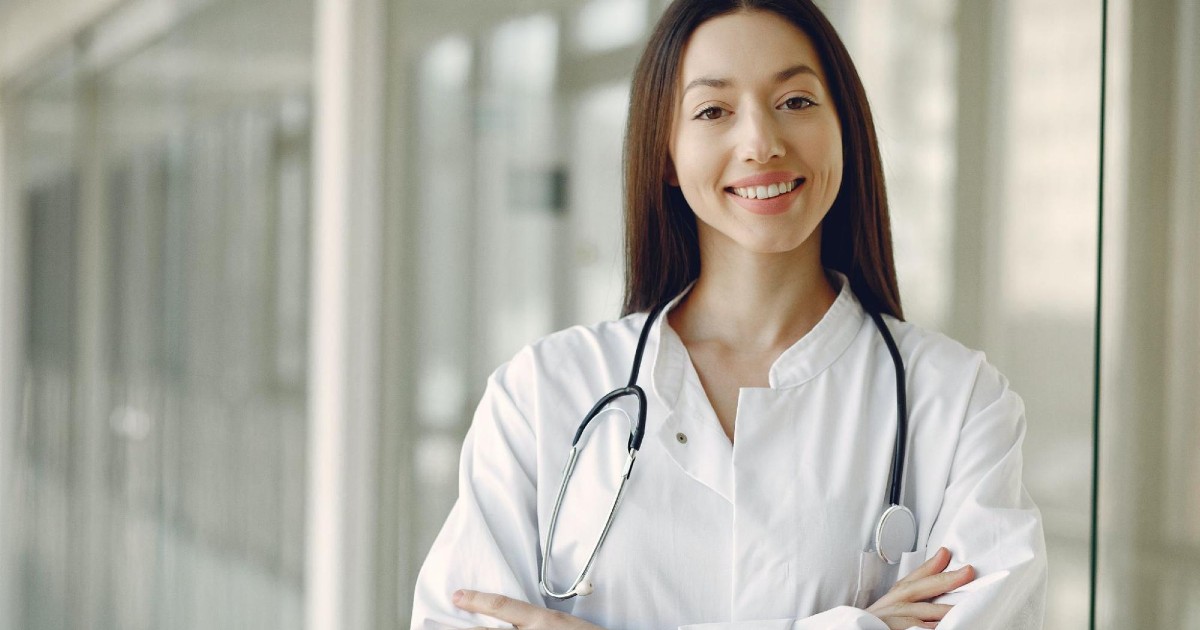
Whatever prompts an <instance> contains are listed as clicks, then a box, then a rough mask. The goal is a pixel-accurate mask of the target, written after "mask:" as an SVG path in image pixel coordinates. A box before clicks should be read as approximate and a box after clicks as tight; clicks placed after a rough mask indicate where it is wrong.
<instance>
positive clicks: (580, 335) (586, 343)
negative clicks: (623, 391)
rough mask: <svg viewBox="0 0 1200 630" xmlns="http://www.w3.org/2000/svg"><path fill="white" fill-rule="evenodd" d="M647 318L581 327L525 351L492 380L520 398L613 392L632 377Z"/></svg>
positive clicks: (551, 336) (556, 334)
mask: <svg viewBox="0 0 1200 630" xmlns="http://www.w3.org/2000/svg"><path fill="white" fill-rule="evenodd" d="M645 321H646V314H645V313H635V314H632V315H628V316H626V317H622V318H620V319H616V320H608V321H602V322H598V323H595V324H591V325H586V326H585V325H576V326H572V327H570V328H566V329H563V330H560V331H557V332H554V333H551V334H549V335H546V336H545V337H542V338H540V339H538V340H536V341H533V342H532V343H530V344H528V345H526V346H525V347H523V348H521V350H519V351H518V352H517V353H516V354H515V355H514V356H513V358H512V359H511V360H509V361H507V362H505V363H504V364H503V365H501V366H500V367H499V368H497V370H496V372H495V373H494V374H493V375H492V379H493V380H495V381H497V384H499V385H501V386H503V387H504V388H505V389H506V390H508V391H509V392H511V393H512V394H513V396H514V398H522V397H524V396H525V395H530V394H531V393H532V392H533V391H534V390H541V393H546V390H556V389H557V390H575V389H584V390H586V391H588V392H595V391H600V390H601V389H602V388H605V387H607V389H604V390H603V391H608V390H609V389H613V388H614V387H616V386H617V383H623V382H624V381H627V380H628V378H629V369H630V366H631V362H632V360H633V354H634V350H635V348H636V347H637V341H638V336H639V334H640V333H641V331H642V325H643V324H644V323H645Z"/></svg>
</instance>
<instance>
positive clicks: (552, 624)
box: [453, 547, 975, 630]
mask: <svg viewBox="0 0 1200 630" xmlns="http://www.w3.org/2000/svg"><path fill="white" fill-rule="evenodd" d="M949 563H950V552H949V550H947V549H946V548H945V547H942V548H940V549H938V551H937V552H936V553H935V554H934V555H933V557H932V558H930V559H929V560H926V561H925V563H924V564H922V565H921V566H919V567H917V568H916V569H915V570H913V572H912V573H910V574H908V575H907V576H905V577H904V578H902V579H901V580H900V581H898V582H896V584H895V585H894V586H892V588H891V590H889V591H888V592H887V593H886V594H885V595H884V596H883V597H881V598H879V601H877V602H875V603H874V604H872V605H871V606H870V607H869V608H867V612H869V613H871V614H872V615H875V616H876V617H878V618H879V619H880V621H882V622H883V623H884V624H886V625H887V628H888V630H905V629H907V628H913V627H917V628H936V627H937V622H938V621H940V620H941V619H942V617H945V616H946V613H948V612H950V609H951V608H953V606H951V605H948V604H935V603H933V602H931V601H930V600H932V599H933V598H935V597H937V596H939V595H942V594H943V593H946V592H948V591H952V590H954V589H956V588H958V587H960V586H963V585H964V584H966V583H968V582H970V581H971V580H973V579H975V571H974V569H973V568H972V567H971V566H970V565H965V566H963V567H962V568H960V569H958V570H957V571H946V570H945V569H946V567H947V565H949ZM453 600H454V605H455V606H457V607H458V608H461V609H462V610H465V611H467V612H473V613H479V614H481V615H487V616H488V617H493V618H495V619H499V620H500V621H505V622H508V623H510V624H512V625H513V626H514V627H516V628H518V629H519V630H550V629H554V630H602V629H601V628H600V626H597V625H594V624H591V623H588V622H587V621H585V620H583V619H580V618H579V617H573V616H571V615H568V614H566V613H564V612H559V611H557V610H550V609H548V608H543V607H541V606H535V605H533V604H529V603H526V602H523V601H520V600H517V599H513V598H511V597H507V596H505V595H499V594H496V593H481V592H478V591H469V590H459V591H456V592H455V593H454V597H453ZM472 630H482V627H477V628H474V629H472Z"/></svg>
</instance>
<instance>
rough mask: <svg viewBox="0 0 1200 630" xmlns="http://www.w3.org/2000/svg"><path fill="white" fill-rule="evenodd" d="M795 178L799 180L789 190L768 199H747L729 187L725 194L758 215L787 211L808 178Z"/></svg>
mask: <svg viewBox="0 0 1200 630" xmlns="http://www.w3.org/2000/svg"><path fill="white" fill-rule="evenodd" d="M797 179H799V180H800V181H799V182H797V183H796V187H795V188H793V189H792V190H791V191H789V192H786V193H783V194H782V195H777V196H775V197H771V198H770V199H747V198H745V197H739V196H738V194H737V193H735V192H733V191H732V190H729V189H726V190H725V194H726V195H728V196H729V197H730V198H731V199H733V202H734V203H736V204H737V205H739V206H741V207H743V208H745V209H746V210H748V211H750V212H752V213H754V214H759V215H773V214H783V213H784V212H787V211H788V208H791V207H792V202H793V201H795V199H796V195H798V194H799V193H800V191H802V190H804V186H805V185H806V184H808V180H806V179H804V178H799V177H798V178H797ZM741 181H748V180H741ZM783 181H791V180H783ZM771 183H772V184H774V183H778V182H771ZM750 185H751V184H745V186H750ZM753 185H755V186H765V185H767V184H753ZM737 187H738V188H741V187H742V186H741V185H739V186H737Z"/></svg>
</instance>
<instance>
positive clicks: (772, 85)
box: [413, 0, 1046, 630]
mask: <svg viewBox="0 0 1200 630" xmlns="http://www.w3.org/2000/svg"><path fill="white" fill-rule="evenodd" d="M625 185H626V219H627V228H628V233H627V244H628V257H627V279H628V285H627V290H626V300H625V311H626V315H625V317H624V318H622V319H621V320H618V321H616V322H607V323H603V324H599V325H597V326H594V327H590V328H583V327H576V328H572V329H570V330H566V331H563V332H560V333H557V334H555V335H551V336H549V337H547V338H545V339H542V340H540V341H538V342H536V343H534V344H532V345H531V346H529V347H527V348H525V349H524V350H522V351H521V352H520V353H519V354H518V355H517V356H516V357H514V358H513V360H512V361H510V362H509V363H508V364H506V365H504V366H501V367H500V368H499V369H498V370H497V371H496V373H495V374H494V375H493V376H492V378H491V379H490V380H489V382H488V388H487V391H486V393H485V395H484V398H483V401H482V402H481V404H480V406H479V410H478V412H477V413H476V416H475V419H474V422H473V424H472V427H471V430H470V432H469V433H468V435H467V439H466V441H465V443H464V445H463V456H462V466H461V470H460V497H459V500H458V502H457V503H456V504H455V507H454V509H453V511H452V512H451V514H450V517H449V518H448V520H447V522H446V525H445V527H444V528H443V530H442V532H441V535H440V536H439V537H438V539H437V541H436V542H435V543H434V546H433V549H432V551H431V552H430V555H429V558H428V560H427V561H426V563H425V565H424V567H423V568H422V571H421V575H420V577H419V578H418V585H417V591H416V600H415V606H414V618H413V626H414V627H455V628H461V627H466V626H472V625H479V624H490V625H496V623H497V622H496V620H499V621H500V622H507V623H509V624H513V625H516V626H517V627H519V628H564V627H565V628H594V627H596V626H600V627H606V628H617V629H622V630H625V629H630V628H664V627H684V626H687V627H700V626H704V627H710V626H711V627H713V628H718V627H722V628H723V627H729V628H733V627H745V628H794V629H809V628H871V629H878V630H883V629H884V628H909V627H914V626H915V627H922V628H931V627H941V628H943V629H951V628H970V629H971V630H985V629H988V628H997V629H999V628H1004V629H1006V630H1012V629H1014V628H1017V629H1021V628H1038V627H1040V626H1041V614H1042V606H1043V599H1044V588H1045V572H1046V567H1045V550H1044V543H1043V540H1042V530H1041V521H1040V517H1039V514H1038V512H1037V509H1036V508H1035V507H1034V506H1033V504H1032V503H1031V502H1030V500H1029V498H1028V496H1027V494H1026V493H1025V492H1024V489H1023V487H1022V485H1021V477H1020V475H1021V453H1020V445H1021V441H1022V437H1023V435H1024V416H1023V408H1022V404H1021V401H1020V399H1019V398H1018V397H1017V396H1016V395H1015V394H1014V393H1012V392H1011V391H1010V390H1009V389H1008V385H1007V381H1006V380H1005V379H1004V378H1003V377H1002V376H1001V375H1000V374H999V373H997V372H996V370H995V369H994V368H992V367H991V366H990V365H988V364H987V363H986V362H985V361H984V358H983V356H982V354H980V353H978V352H973V351H970V350H967V349H965V348H963V347H962V346H960V345H959V344H957V343H955V342H953V341H951V340H949V339H947V338H945V337H943V336H941V335H937V334H934V333H929V332H926V331H923V330H921V329H920V328H917V327H915V326H912V325H910V324H907V323H905V322H903V321H902V319H901V318H902V312H901V308H900V298H899V292H898V290H897V287H896V279H895V272H894V269H893V265H892V253H891V245H890V228H889V224H888V216H887V202H886V197H885V193H884V187H883V178H882V171H881V167H880V160H879V152H878V147H877V144H876V140H875V136H874V130H873V123H872V122H871V116H870V111H869V108H868V105H867V101H866V98H865V95H864V92H863V88H862V85H861V82H860V80H859V78H858V76H857V73H856V71H855V69H854V66H853V64H852V62H851V61H850V59H849V57H848V55H847V53H846V51H845V49H844V47H843V45H842V43H841V42H840V40H839V39H838V37H837V35H836V33H835V32H834V31H833V29H832V27H831V26H830V25H829V24H828V22H827V21H826V20H825V18H824V17H823V16H822V15H821V14H820V12H819V11H818V10H817V9H816V8H815V7H814V6H813V5H812V4H811V2H809V1H808V0H745V1H740V2H739V1H737V0H711V1H706V0H677V1H676V2H675V3H674V4H672V5H671V6H670V7H669V8H668V9H667V11H666V12H665V14H664V15H663V17H662V18H661V20H660V22H659V24H658V26H657V27H656V29H655V31H654V33H653V35H652V36H651V38H650V41H649V43H648V45H647V49H646V52H645V54H644V55H643V57H642V60H641V62H640V63H639V65H638V68H637V70H636V73H635V76H634V82H633V92H632V98H631V103H630V118H629V126H628V130H627V137H626V184H625ZM664 304H665V307H664V308H663V309H662V313H663V314H662V315H661V316H652V315H648V314H646V311H652V310H654V309H655V308H656V307H659V306H662V305H664ZM879 314H882V316H883V317H881V318H880V319H879V321H878V323H876V321H875V317H874V315H879ZM643 331H644V332H645V334H644V339H645V341H644V354H643V355H642V356H641V357H640V359H636V360H635V354H636V353H637V348H638V346H639V338H640V337H642V336H643V335H642V332H643ZM888 336H894V340H895V344H896V346H898V347H897V355H898V358H899V359H900V360H901V361H902V363H903V366H904V368H905V375H904V376H905V378H906V380H907V385H906V386H904V383H905V381H904V380H901V374H900V373H899V372H897V371H896V370H895V369H894V363H893V361H892V359H891V358H890V354H891V353H890V350H889V347H888V346H889V340H888V339H887V337H888ZM633 364H640V371H638V368H633V372H634V373H633V374H632V375H630V369H631V368H630V366H631V365H633ZM630 378H632V380H633V381H634V382H636V383H637V384H638V385H639V386H641V387H642V388H643V390H644V392H645V399H646V405H647V408H646V411H645V416H644V417H645V440H644V441H643V442H642V443H641V451H640V453H639V454H638V455H637V459H636V466H634V467H633V468H632V470H629V468H628V466H630V465H632V464H631V463H627V462H631V461H632V460H628V459H627V457H626V448H627V446H628V445H629V444H630V442H629V439H628V435H629V434H628V433H627V431H628V429H627V428H626V426H625V425H624V423H623V421H622V420H623V418H624V417H629V418H630V419H631V421H632V423H633V424H636V420H637V418H638V417H639V415H640V414H639V410H638V408H637V401H636V399H635V398H634V397H632V396H626V397H623V398H620V399H618V400H617V401H616V402H615V403H614V405H613V406H612V407H611V410H610V411H609V412H606V413H603V414H600V415H599V416H597V417H596V419H595V420H594V421H592V423H591V424H589V425H588V428H587V430H586V431H583V432H582V433H581V447H582V451H581V452H580V455H579V460H578V463H577V465H576V468H575V469H574V473H573V475H572V476H571V478H570V483H569V484H568V485H567V486H565V487H566V490H565V493H564V494H563V496H562V505H561V511H559V512H558V514H559V515H560V516H559V518H558V521H557V523H556V529H555V532H554V537H553V539H552V540H551V541H550V542H549V544H548V545H547V540H548V536H547V534H548V533H549V532H548V530H549V528H550V523H551V521H552V520H553V518H554V516H555V513H556V509H555V508H556V501H557V499H558V498H559V489H560V481H561V480H562V478H563V469H564V465H565V462H566V461H567V459H568V448H569V447H570V445H571V444H572V439H573V437H574V436H575V433H576V430H577V428H578V426H579V425H578V422H579V420H580V419H581V417H582V416H583V414H585V413H586V412H587V410H588V409H589V408H591V407H592V405H593V403H594V402H595V401H596V400H597V399H598V398H600V397H601V396H602V395H603V394H604V393H605V392H608V391H610V390H614V389H616V388H619V387H622V386H623V385H625V384H626V380H628V379H630ZM898 382H899V383H900V384H901V386H902V387H901V392H898V391H897V383H898ZM900 393H904V394H906V395H907V401H905V400H904V398H903V397H901V396H900V395H899V394H900ZM898 400H899V402H900V403H901V405H902V406H906V409H907V429H906V430H904V431H903V432H902V434H903V435H906V436H907V442H906V446H907V449H908V453H909V456H908V457H907V458H904V457H901V458H900V461H901V463H902V465H903V466H904V469H903V471H902V474H901V475H900V476H899V478H900V479H901V481H902V484H903V491H902V492H901V490H900V486H899V485H898V484H897V489H896V491H895V492H896V494H898V495H901V497H900V498H901V501H900V502H901V503H902V504H903V505H904V506H906V508H907V510H911V512H912V514H914V515H915V530H916V531H915V535H913V538H914V539H915V540H906V541H904V542H903V544H902V547H901V548H899V551H903V552H905V553H903V554H901V553H899V551H897V550H896V549H893V550H892V551H891V556H890V557H888V558H887V559H885V558H884V556H888V553H886V552H885V550H884V547H885V546H886V545H885V544H884V542H882V541H881V540H879V539H877V538H876V535H875V530H877V529H879V528H881V527H882V526H881V525H879V515H880V513H881V512H883V511H884V509H885V508H887V507H888V504H889V497H888V492H889V488H890V487H891V485H892V482H893V473H892V465H893V454H894V453H895V452H896V451H897V450H899V449H898V447H897V443H896V432H897V430H898V426H902V423H901V420H900V417H899V414H898V412H897V410H896V409H897V402H898ZM905 403H906V405H905ZM627 470H628V471H629V472H630V474H629V481H628V483H627V485H625V486H624V493H623V494H622V495H620V501H619V503H618V508H617V509H616V511H615V512H614V517H613V520H612V523H611V528H610V529H608V530H607V531H605V523H606V522H607V517H608V514H609V508H610V506H611V505H612V499H613V497H615V496H617V495H618V493H619V492H621V488H622V485H621V474H622V473H623V472H625V471H627ZM902 511H903V510H902ZM602 535H603V544H602V546H601V547H600V548H599V550H598V551H597V552H596V554H595V560H594V563H592V562H591V560H590V558H591V557H592V554H593V550H595V549H596V548H597V547H596V541H597V539H598V538H601V537H602ZM885 538H886V537H885ZM889 544H890V543H889ZM544 547H549V548H548V549H544ZM544 551H545V552H547V553H548V556H546V557H543V552H544ZM897 560H898V563H895V564H893V562H895V561H897ZM585 565H587V566H588V570H587V571H586V575H584V576H582V577H580V572H581V569H582V568H583V567H584V566H585ZM543 568H544V569H545V575H542V574H541V571H542V570H543ZM952 568H953V570H952ZM897 578H900V579H899V581H897ZM550 593H556V594H559V595H574V594H579V595H582V596H580V597H571V598H568V599H558V598H556V597H552V596H549V595H548V594H550Z"/></svg>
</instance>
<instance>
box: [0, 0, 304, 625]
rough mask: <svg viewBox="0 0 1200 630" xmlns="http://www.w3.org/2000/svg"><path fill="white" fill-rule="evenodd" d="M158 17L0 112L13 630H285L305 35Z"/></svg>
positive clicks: (290, 566)
mask: <svg viewBox="0 0 1200 630" xmlns="http://www.w3.org/2000/svg"><path fill="white" fill-rule="evenodd" d="M172 8H173V10H172V11H171V12H170V13H169V14H167V15H165V16H164V15H163V14H155V13H154V12H153V11H151V10H150V7H149V5H147V4H146V3H142V4H136V3H133V4H127V5H125V6H124V8H123V9H122V10H118V11H116V12H115V13H113V14H112V15H109V16H107V17H106V18H105V19H104V20H102V21H100V22H97V23H96V24H94V25H92V26H91V27H90V28H89V30H88V32H87V37H80V38H77V40H76V43H75V45H74V46H72V47H70V48H69V49H68V50H65V51H64V52H63V53H62V54H61V55H59V56H57V57H55V58H54V59H52V60H49V61H47V62H44V63H42V64H41V65H39V66H38V67H35V68H31V69H30V70H29V72H28V73H26V76H25V77H24V78H23V80H22V82H21V84H20V86H21V87H19V88H18V89H15V90H11V91H6V93H5V97H6V103H13V104H15V106H14V108H13V110H12V112H13V113H12V114H11V115H12V116H13V118H12V119H10V120H9V121H7V122H8V124H9V127H10V129H12V132H13V134H14V136H19V137H20V138H21V140H22V142H21V146H22V147H25V148H26V150H24V151H22V152H21V153H19V154H17V155H16V158H17V159H16V161H15V164H13V165H12V168H13V172H14V173H15V174H16V175H17V176H16V177H10V178H8V179H7V180H6V181H14V182H17V184H18V186H19V195H18V199H19V200H20V205H19V207H18V208H17V209H16V212H19V213H21V214H22V215H23V223H24V225H25V226H26V228H25V234H24V237H23V247H22V250H23V251H24V252H25V260H24V265H23V266H24V268H25V270H26V282H25V287H26V289H25V299H24V301H23V302H24V304H25V310H24V317H23V321H24V329H25V331H26V332H25V335H26V336H25V342H24V344H23V345H24V347H25V357H24V361H23V369H22V373H23V378H22V385H21V391H22V392H23V395H22V400H21V403H20V414H19V415H17V416H15V417H13V416H7V415H6V416H4V417H3V435H4V436H5V437H6V438H8V437H10V436H11V437H12V438H13V442H12V444H11V446H10V448H9V449H7V452H9V453H10V457H11V459H8V460H6V461H4V462H3V463H4V465H5V473H6V479H5V481H6V488H5V490H6V493H5V499H6V500H7V504H6V506H5V512H6V514H5V516H6V520H5V523H4V533H5V537H4V538H3V542H4V545H5V550H4V551H5V553H4V555H3V557H4V558H5V559H6V561H7V562H8V563H11V566H9V567H5V569H6V574H7V575H10V576H15V579H14V578H10V582H9V583H8V588H9V589H10V592H9V593H7V596H8V599H9V601H10V602H12V603H13V609H12V610H7V611H5V614H6V617H5V618H4V623H11V624H12V625H11V626H7V625H6V626H5V627H14V628H23V629H29V630H36V629H42V628H46V629H49V628H56V629H57V628H96V627H100V628H122V629H126V628H128V629H135V628H147V629H148V628H178V629H185V628H235V627H246V628H250V627H255V628H297V627H300V626H301V624H302V614H303V608H302V599H303V585H304V579H303V577H304V572H303V568H304V550H305V541H304V522H305V479H306V468H305V449H306V435H307V432H306V421H307V414H306V389H307V387H306V378H307V355H308V351H307V325H308V324H307V316H308V277H309V270H308V263H309V253H308V240H309V223H308V213H309V210H308V203H309V181H310V179H311V177H310V173H309V171H310V164H309V163H310V160H309V150H310V142H309V137H308V129H309V126H310V120H309V119H310V111H309V110H310V100H311V99H310V90H311V61H310V56H311V48H312V36H311V31H312V21H313V13H312V10H311V6H307V7H306V6H305V5H304V4H303V3H300V4H297V3H292V2H254V3H242V2H209V3H191V4H190V5H184V4H182V3H181V4H177V5H172ZM9 475H11V476H9Z"/></svg>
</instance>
